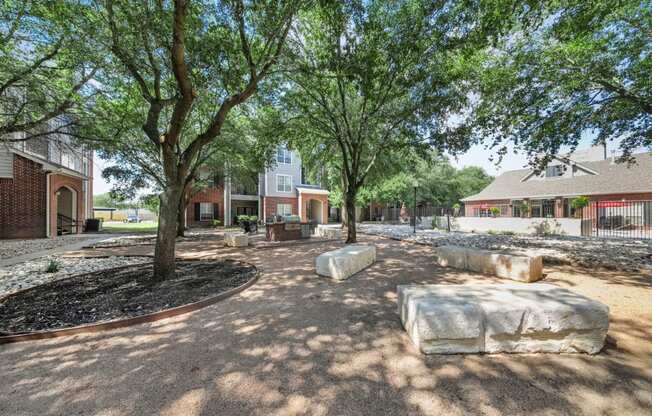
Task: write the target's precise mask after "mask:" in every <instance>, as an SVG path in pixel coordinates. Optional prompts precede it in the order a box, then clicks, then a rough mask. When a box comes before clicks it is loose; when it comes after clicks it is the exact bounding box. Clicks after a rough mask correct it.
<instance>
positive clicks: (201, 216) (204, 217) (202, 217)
mask: <svg viewBox="0 0 652 416" xmlns="http://www.w3.org/2000/svg"><path fill="white" fill-rule="evenodd" d="M205 206H208V207H209V208H210V218H208V217H207V215H208V214H207V213H205V212H204V209H203V208H204V207H205ZM214 210H215V208H214V205H213V203H212V202H200V203H199V221H212V220H214V219H215V211H214Z"/></svg>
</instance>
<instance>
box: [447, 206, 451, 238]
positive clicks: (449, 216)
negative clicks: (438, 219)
mask: <svg viewBox="0 0 652 416" xmlns="http://www.w3.org/2000/svg"><path fill="white" fill-rule="evenodd" d="M446 229H447V230H448V232H449V233H450V232H451V213H450V210H448V209H447V210H446Z"/></svg>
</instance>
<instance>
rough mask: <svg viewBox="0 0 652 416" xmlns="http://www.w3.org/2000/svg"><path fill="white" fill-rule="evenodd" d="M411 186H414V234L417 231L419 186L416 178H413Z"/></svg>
mask: <svg viewBox="0 0 652 416" xmlns="http://www.w3.org/2000/svg"><path fill="white" fill-rule="evenodd" d="M413 186H414V212H413V215H412V217H413V221H414V228H413V230H412V232H413V233H414V234H416V233H417V188H418V187H419V182H418V181H417V180H416V179H415V180H414V183H413Z"/></svg>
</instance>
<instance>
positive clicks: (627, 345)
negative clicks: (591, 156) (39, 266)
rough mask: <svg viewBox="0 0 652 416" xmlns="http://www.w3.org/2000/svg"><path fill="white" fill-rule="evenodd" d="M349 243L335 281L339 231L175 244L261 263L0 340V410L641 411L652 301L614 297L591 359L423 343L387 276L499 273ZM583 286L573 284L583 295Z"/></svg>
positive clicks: (650, 404) (649, 383)
mask: <svg viewBox="0 0 652 416" xmlns="http://www.w3.org/2000/svg"><path fill="white" fill-rule="evenodd" d="M361 240H363V242H366V243H374V244H376V245H377V247H378V260H379V261H378V262H377V263H376V264H374V265H373V266H371V267H370V268H368V269H366V270H365V271H363V272H360V273H358V274H356V275H354V276H353V277H351V278H350V279H349V280H346V281H343V282H336V281H333V280H330V279H327V278H323V277H319V276H317V275H315V274H314V258H315V256H316V255H318V254H319V253H321V252H324V251H326V250H329V249H333V248H336V247H338V246H340V245H341V243H332V242H331V243H322V244H312V245H305V246H301V247H300V248H299V247H279V248H275V249H270V250H255V249H251V248H250V249H246V250H237V249H223V248H220V250H214V249H213V248H212V246H210V245H206V244H204V245H198V246H196V247H193V246H192V245H188V246H187V247H185V248H182V250H183V253H180V254H182V257H186V256H188V255H190V254H192V255H194V256H196V257H202V258H207V257H209V256H212V257H218V258H234V259H238V260H245V261H248V262H251V263H254V264H256V265H257V266H258V267H259V268H260V269H261V270H262V272H263V276H262V278H261V280H260V281H259V282H258V283H257V284H256V285H254V286H253V287H251V288H250V289H248V290H246V291H245V292H242V293H241V294H239V295H237V296H235V297H233V298H230V299H228V300H226V301H224V302H220V303H218V304H216V305H213V306H211V307H209V308H206V309H203V310H201V311H198V312H195V313H192V314H188V315H183V316H178V317H175V318H171V319H167V320H163V321H159V322H156V323H153V324H146V325H138V326H134V327H131V328H124V329H120V330H115V331H110V332H106V333H99V334H92V335H79V336H73V337H65V338H60V339H54V340H50V341H44V342H28V343H20V344H15V345H5V346H0V374H2V375H3V382H2V384H1V385H0V414H116V415H123V414H124V415H127V414H180V415H198V414H206V415H211V414H220V415H231V414H233V415H241V414H260V415H274V414H278V415H288V414H333V415H348V414H356V415H357V414H370V415H371V414H373V415H376V414H397V415H399V414H400V415H402V414H603V413H617V414H645V413H649V409H650V408H652V394H651V393H650V392H651V391H652V347H651V346H650V345H649V340H650V339H651V336H652V313H647V314H628V312H627V311H625V312H623V313H622V314H621V313H620V312H619V311H620V310H619V309H617V308H612V327H611V329H610V337H611V339H612V340H613V341H611V342H610V345H609V347H608V348H606V350H605V351H603V352H602V353H600V354H599V355H596V356H587V355H582V354H568V355H555V354H537V355H535V354H519V355H508V354H498V355H453V356H424V355H421V354H420V353H419V352H418V351H417V349H416V348H415V347H414V346H413V345H412V344H411V342H410V340H409V338H408V337H407V335H406V333H405V332H404V331H403V329H402V327H401V324H400V321H399V317H398V314H397V306H396V286H397V285H398V284H409V283H450V284H454V283H471V282H475V283H478V282H506V281H505V280H502V279H498V278H491V277H486V276H482V275H477V274H467V273H463V272H459V271H455V270H452V269H442V268H440V267H438V266H437V265H436V262H435V258H434V255H433V251H432V249H431V248H430V247H426V246H418V245H414V244H410V243H402V242H397V241H392V240H387V239H382V238H377V237H363V238H362V239H361ZM211 251H212V252H211ZM553 274H554V273H553ZM564 279H566V280H564ZM587 279H589V278H588V277H587ZM558 280H559V282H555V283H556V284H557V283H559V284H561V283H564V282H567V281H568V282H572V281H573V277H572V276H571V275H568V276H565V277H564V278H562V277H561V276H558ZM591 283H595V280H587V281H580V284H578V285H576V286H574V287H573V290H577V291H579V292H580V293H582V291H584V290H588V289H587V288H588V286H590V285H591ZM633 290H638V291H639V292H640V296H641V297H644V296H647V292H646V291H643V290H641V289H639V288H634V289H633ZM639 292H634V293H639ZM612 300H613V299H612ZM648 304H649V303H648ZM614 309H616V311H617V313H616V314H614V313H613V311H614ZM647 312H651V311H650V309H647Z"/></svg>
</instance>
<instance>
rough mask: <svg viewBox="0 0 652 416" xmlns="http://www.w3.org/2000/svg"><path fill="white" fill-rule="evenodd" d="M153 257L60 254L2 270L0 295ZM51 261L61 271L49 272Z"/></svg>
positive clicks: (146, 261) (142, 261)
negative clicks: (86, 256)
mask: <svg viewBox="0 0 652 416" xmlns="http://www.w3.org/2000/svg"><path fill="white" fill-rule="evenodd" d="M151 261H152V259H151V258H150V257H127V256H111V257H106V258H81V257H75V258H68V257H62V256H59V255H52V256H47V257H41V258H38V259H34V260H31V261H27V262H23V263H19V264H15V265H13V266H8V267H2V268H0V296H4V295H7V294H10V293H13V292H16V291H19V290H22V289H27V288H30V287H33V286H37V285H40V284H44V283H50V282H54V281H57V280H61V279H64V278H66V277H69V276H72V275H76V274H81V273H90V272H94V271H98V270H104V269H110V268H113V267H119V266H126V265H130V264H141V263H148V262H151ZM50 262H56V263H57V264H58V265H59V270H58V271H57V272H54V273H47V272H46V269H47V267H48V265H49V263H50Z"/></svg>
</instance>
